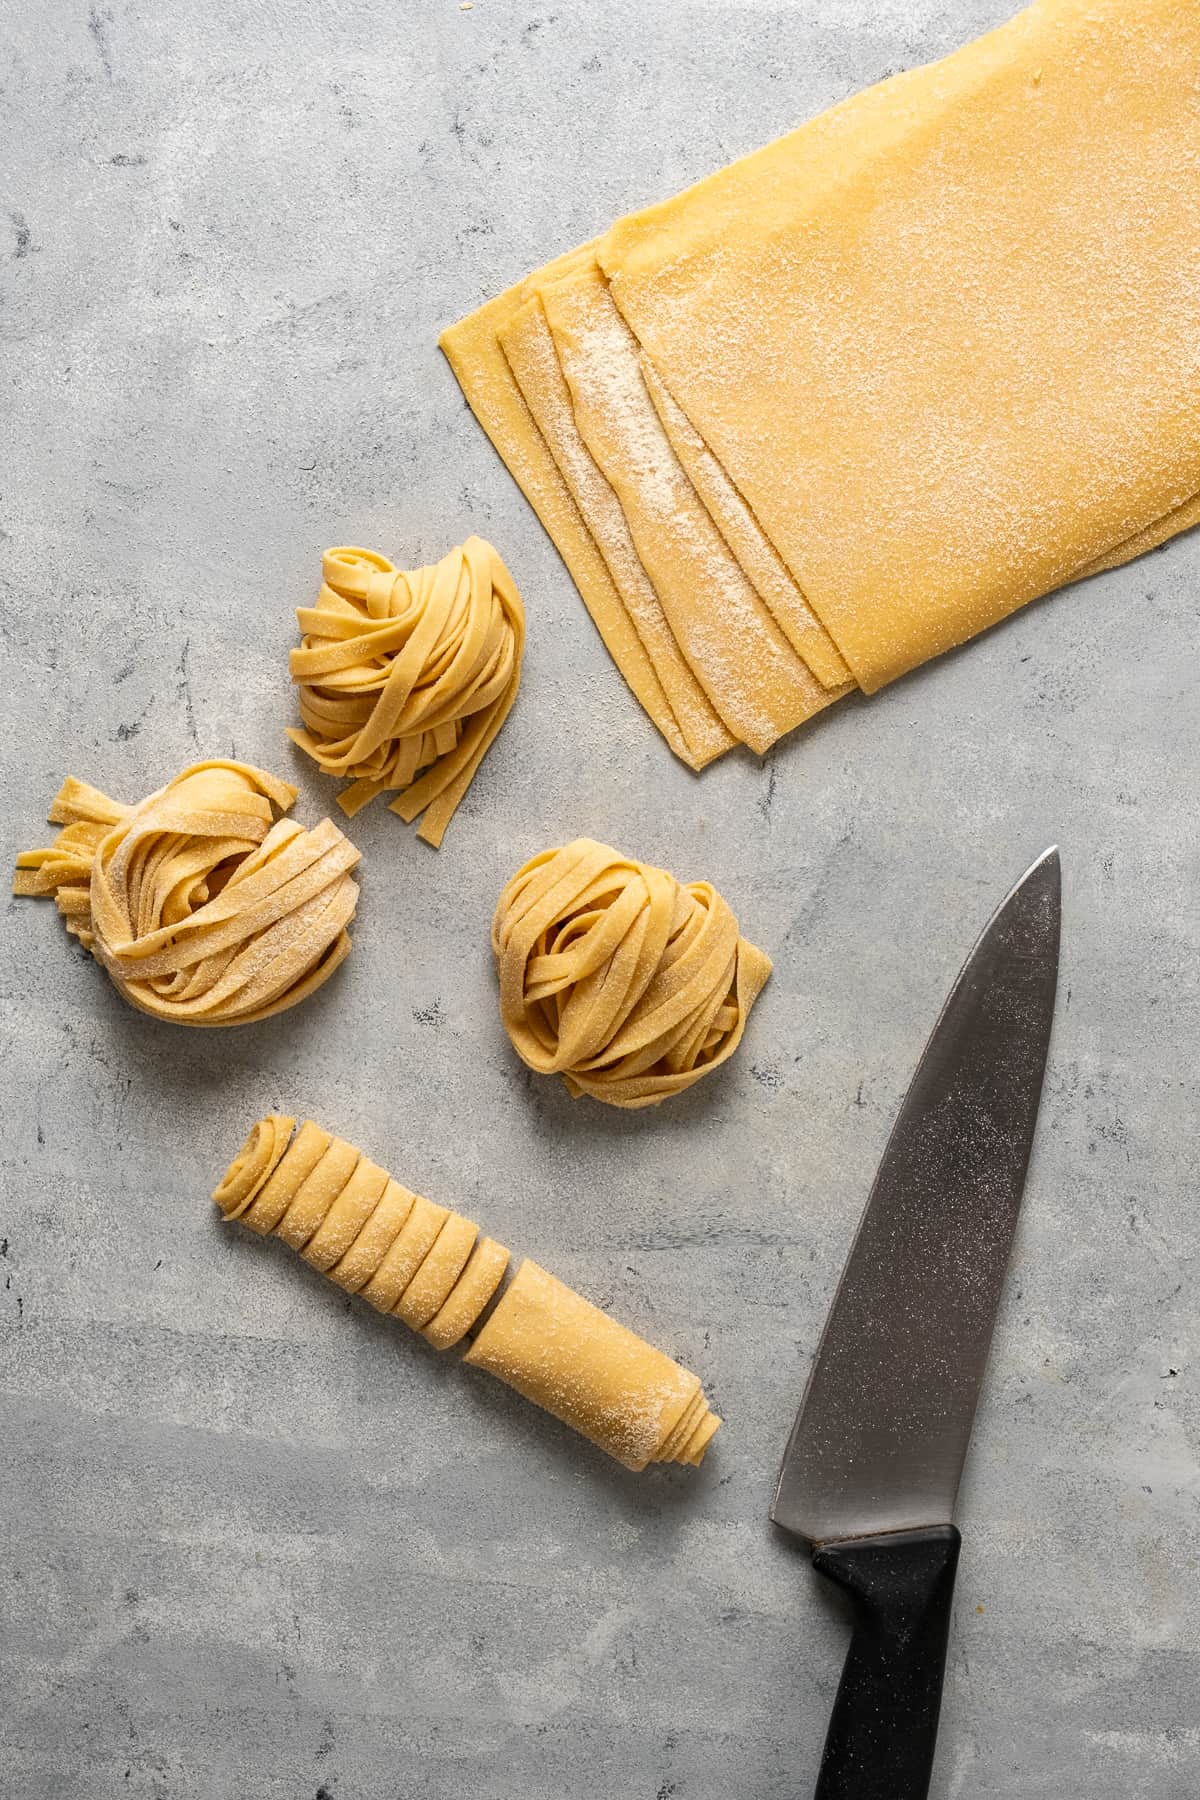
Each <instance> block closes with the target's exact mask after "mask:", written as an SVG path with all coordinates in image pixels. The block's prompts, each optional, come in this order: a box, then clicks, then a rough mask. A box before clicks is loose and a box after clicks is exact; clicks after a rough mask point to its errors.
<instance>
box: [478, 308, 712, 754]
mask: <svg viewBox="0 0 1200 1800" xmlns="http://www.w3.org/2000/svg"><path fill="white" fill-rule="evenodd" d="M499 343H500V348H501V349H502V350H503V352H504V355H505V357H506V359H507V361H508V364H509V366H510V368H511V369H512V372H513V375H514V377H515V379H516V381H517V383H518V385H519V387H520V390H521V393H522V394H523V396H524V398H525V402H526V405H527V406H528V407H529V410H530V413H531V414H532V417H533V420H534V422H535V424H536V425H537V428H538V430H539V431H540V432H541V434H542V437H543V438H544V440H545V442H546V445H547V447H548V449H549V451H550V454H551V455H552V456H553V458H554V460H555V463H556V464H557V466H558V468H559V470H560V471H561V474H562V477H563V480H564V481H565V482H566V484H567V486H568V488H569V489H570V492H571V495H572V497H573V499H574V501H575V504H576V505H577V507H578V508H579V512H580V515H581V517H582V519H583V521H584V523H585V524H586V526H587V528H588V530H589V531H590V533H591V535H592V538H593V540H594V542H595V544H596V546H597V548H598V549H599V551H600V554H601V556H602V557H603V558H604V561H605V564H606V566H607V568H608V571H609V573H610V575H611V576H612V579H613V582H614V584H615V586H616V589H617V592H618V594H619V595H620V599H621V602H622V604H623V605H624V607H625V611H626V613H627V614H628V616H629V618H630V620H631V621H632V623H633V626H634V629H635V630H636V631H637V634H638V637H639V638H640V639H641V641H642V644H643V645H644V647H645V650H646V653H647V655H648V656H649V658H650V661H651V662H652V664H653V665H654V671H655V674H656V675H657V677H658V679H659V681H660V683H661V684H662V690H663V694H664V696H665V698H666V701H667V704H668V705H669V707H670V709H671V713H672V716H673V718H674V721H675V723H676V725H677V727H678V730H679V733H680V735H681V737H682V739H683V745H682V748H681V751H680V754H683V755H684V758H685V760H686V761H688V762H689V763H691V765H692V766H693V768H703V767H704V765H705V764H706V763H709V762H711V761H712V759H713V758H714V757H715V756H719V755H720V754H721V752H722V751H723V750H728V749H729V748H730V747H731V745H732V744H733V743H734V742H735V741H736V740H735V739H734V737H733V735H732V733H731V732H730V731H728V730H727V729H726V727H725V726H724V725H723V724H722V722H721V720H720V718H719V717H718V715H717V713H716V712H715V711H714V709H713V705H712V702H711V701H710V700H709V698H708V696H707V694H706V693H705V692H704V689H703V688H702V687H701V685H700V683H699V682H698V681H697V680H696V677H695V675H694V674H693V672H692V670H691V668H690V667H689V665H688V663H687V661H686V659H685V657H684V655H683V653H682V651H681V650H680V648H679V644H678V643H677V642H676V639H675V634H674V632H673V631H672V630H671V627H670V625H669V624H668V623H667V620H666V617H665V615H664V613H663V609H662V606H661V604H660V602H659V598H658V595H657V593H656V592H655V590H654V585H653V583H652V582H651V580H650V577H649V576H648V575H647V573H646V570H645V568H644V567H643V565H642V562H641V559H640V558H639V556H638V553H637V550H636V549H635V548H634V544H633V540H632V538H631V537H630V535H629V527H628V524H627V523H626V520H625V514H624V513H623V512H622V510H621V502H620V501H619V500H618V498H617V496H616V494H615V493H614V492H613V489H612V487H611V485H610V484H609V482H608V481H607V480H606V479H605V477H604V475H603V473H602V472H601V470H600V469H599V468H598V467H597V466H596V463H595V461H594V459H593V457H592V454H591V452H590V451H589V449H588V447H587V445H586V444H585V443H584V441H583V438H582V437H581V436H580V434H579V429H578V426H577V425H576V423H575V415H574V412H573V411H572V407H571V395H570V391H569V389H568V387H567V382H566V377H565V376H564V375H563V371H562V366H561V364H560V363H559V360H558V352H557V351H556V349H555V347H554V340H553V338H552V337H551V335H550V327H549V325H548V324H547V323H546V313H545V308H544V307H543V305H542V302H541V299H540V298H539V297H538V296H537V295H534V297H533V298H532V299H530V300H528V301H527V302H526V304H525V305H524V306H523V307H522V308H521V309H520V311H519V312H517V313H516V315H515V316H514V318H513V319H512V321H511V323H510V324H508V325H507V326H506V327H505V328H504V329H503V330H502V331H501V332H500V333H499Z"/></svg>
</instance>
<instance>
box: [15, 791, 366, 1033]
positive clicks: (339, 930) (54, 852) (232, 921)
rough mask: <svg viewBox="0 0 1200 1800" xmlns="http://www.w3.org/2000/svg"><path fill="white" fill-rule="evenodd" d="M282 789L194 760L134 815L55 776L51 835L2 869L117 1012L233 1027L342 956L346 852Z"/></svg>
mask: <svg viewBox="0 0 1200 1800" xmlns="http://www.w3.org/2000/svg"><path fill="white" fill-rule="evenodd" d="M295 799H296V790H295V788H293V787H290V786H289V785H288V783H287V782H285V781H278V780H276V778H275V777H274V776H273V775H267V774H265V773H264V772H263V771H262V770H261V769H255V768H251V767H250V766H249V765H248V764H246V763H238V762H220V761H216V762H203V763H195V764H193V766H192V767H191V768H188V769H184V771H183V772H182V774H180V775H176V777H175V778H174V780H173V781H169V782H168V783H167V785H166V787H164V788H160V789H159V790H158V791H157V792H156V793H153V794H150V795H149V796H148V797H147V798H146V799H145V800H143V801H142V802H141V803H140V805H137V806H123V805H121V804H120V802H119V801H116V800H110V799H109V798H108V796H107V794H102V793H100V792H99V791H98V789H96V788H93V787H88V786H87V785H86V784H85V783H84V782H82V781H76V780H75V779H74V777H68V779H67V780H66V781H65V782H64V783H63V785H62V788H61V789H60V790H59V792H58V794H57V795H56V796H55V799H54V802H53V804H52V806H51V808H50V820H51V823H53V824H56V825H61V826H62V827H63V829H62V830H61V831H60V832H59V834H58V836H57V837H56V838H55V840H54V842H53V844H51V845H50V846H49V847H48V848H47V849H44V850H26V851H24V852H23V853H22V854H21V855H20V856H19V857H18V858H17V873H16V879H15V881H14V883H13V892H14V893H16V894H24V895H47V896H48V895H53V897H54V899H55V901H56V903H57V905H58V909H59V912H60V913H61V914H62V916H63V920H64V922H65V924H66V927H67V930H68V931H69V932H71V933H72V934H73V936H75V937H77V938H78V939H79V941H80V943H81V944H83V945H84V947H85V948H86V949H88V950H90V951H91V953H92V955H93V956H94V957H95V958H96V961H97V962H98V963H100V964H101V965H102V967H103V968H104V969H106V970H107V972H108V974H109V976H110V978H111V980H112V982H113V985H114V986H115V987H116V988H117V990H118V992H119V993H120V994H121V995H122V997H123V998H124V999H126V1000H128V1002H129V1004H130V1005H131V1006H136V1007H138V1008H139V1010H140V1011H142V1012H147V1013H152V1014H153V1015H154V1016H155V1017H156V1018H159V1019H167V1020H170V1021H171V1022H172V1023H174V1024H178V1025H246V1024H250V1023H251V1022H252V1021H253V1020H255V1019H265V1018H268V1017H269V1016H270V1015H271V1014H272V1013H277V1012H282V1011H283V1010H284V1009H285V1008H286V1007H289V1006H295V1005H296V1004H297V1003H298V1002H299V1001H301V1000H304V999H306V998H307V996H308V995H309V994H311V993H313V992H314V991H315V990H316V989H317V988H319V987H320V986H321V985H322V983H323V982H325V981H328V979H329V977H330V976H331V975H332V974H333V972H334V970H335V969H336V968H337V967H338V965H339V964H340V963H341V962H343V961H344V959H345V958H346V956H347V955H348V954H349V951H350V937H349V935H348V933H347V930H346V927H347V925H348V924H349V922H350V920H351V919H352V918H353V916H354V908H355V905H356V903H357V900H358V884H357V883H356V882H355V881H354V880H353V879H352V877H351V874H350V871H351V869H352V868H353V867H354V865H355V864H356V863H357V862H358V860H359V852H358V851H357V850H356V849H355V847H354V845H353V844H352V843H351V842H350V841H349V839H348V838H346V837H344V836H343V834H342V833H341V832H340V831H339V830H338V828H337V826H336V825H334V824H333V822H332V821H331V820H329V819H323V820H322V821H321V823H320V824H319V825H317V826H315V827H314V828H313V829H312V830H305V828H304V827H303V826H302V825H298V824H296V822H295V821H294V820H292V819H284V818H279V819H276V818H275V814H276V812H279V813H286V812H287V811H289V810H290V808H291V806H292V805H293V803H294V802H295Z"/></svg>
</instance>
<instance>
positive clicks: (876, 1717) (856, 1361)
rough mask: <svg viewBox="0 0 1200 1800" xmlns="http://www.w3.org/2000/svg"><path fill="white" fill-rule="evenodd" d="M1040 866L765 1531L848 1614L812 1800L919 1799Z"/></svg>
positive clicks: (992, 1288) (925, 1077) (877, 1233)
mask: <svg viewBox="0 0 1200 1800" xmlns="http://www.w3.org/2000/svg"><path fill="white" fill-rule="evenodd" d="M1060 914H1061V875H1060V868H1059V858H1058V852H1057V850H1055V849H1050V850H1047V851H1046V852H1045V853H1044V854H1043V855H1042V856H1041V857H1039V858H1038V860H1037V862H1035V863H1034V864H1033V866H1032V867H1031V868H1030V869H1029V870H1027V871H1026V873H1025V874H1024V875H1023V876H1022V878H1021V880H1020V881H1019V882H1018V883H1017V885H1016V886H1015V887H1014V888H1013V890H1012V891H1011V893H1010V894H1009V895H1008V896H1007V898H1006V899H1005V900H1004V901H1003V902H1002V904H1001V905H1000V906H999V907H998V908H997V910H996V912H995V913H994V914H993V916H992V918H991V920H990V921H989V922H988V924H987V926H986V927H985V928H984V931H983V934H982V936H981V937H980V938H979V940H978V942H977V943H976V945H975V948H974V949H973V950H972V952H971V954H970V956H969V957H968V959H967V961H966V963H965V964H964V966H963V969H962V971H961V973H960V975H959V977H958V979H957V981H956V982H955V983H954V986H953V988H952V989H951V992H950V996H949V998H948V1000H947V1001H946V1004H945V1006H944V1007H943V1009H942V1012H941V1014H940V1016H939V1018H938V1021H937V1024H936V1025H935V1027H934V1030H933V1034H932V1036H931V1037H930V1039H929V1042H928V1044H927V1046H926V1048H925V1051H924V1054H923V1055H922V1057H921V1061H920V1063H919V1064H918V1066H917V1071H916V1074H915V1075H914V1076H913V1079H912V1083H911V1085H910V1086H909V1089H908V1093H907V1095H906V1096H905V1099H904V1102H903V1104H902V1106H901V1108H900V1112H899V1115H898V1117H897V1119H896V1123H895V1125H894V1127H893V1129H892V1133H891V1136H890V1138H889V1140H888V1144H887V1148H886V1149H885V1151H884V1154H883V1160H882V1162H881V1163H880V1166H879V1171H878V1173H877V1175H876V1177H875V1182H874V1185H873V1186H872V1189H871V1193H870V1197H869V1199H868V1201H867V1206H866V1210H865V1212H864V1213H863V1217H862V1221H861V1223H860V1225H859V1228H858V1232H857V1235H856V1236H855V1239H854V1242H853V1245H852V1247H851V1250H850V1254H849V1258H848V1260H847V1262H846V1266H845V1269H844V1271H843V1273H842V1278H841V1281H840V1283H839V1285H838V1289H837V1292H836V1294H835V1296H834V1300H833V1304H832V1306H831V1308H830V1312H829V1316H828V1319H827V1321H826V1324H825V1329H824V1332H823V1333H822V1336H821V1340H820V1342H819V1344H818V1347H817V1353H816V1356H815V1359H814V1362H813V1366H812V1371H811V1373H810V1375H809V1379H808V1385H807V1387H806V1389H805V1393H804V1398H803V1400H802V1401H801V1405H800V1410H799V1412H798V1413H797V1415H796V1422H795V1424H794V1426H793V1428H792V1433H791V1437H790V1439H789V1441H788V1446H787V1450H786V1452H785V1454H784V1459H783V1466H782V1469H781V1471H780V1475H779V1483H778V1486H777V1489H776V1493H775V1499H774V1502H773V1504H772V1507H771V1517H772V1519H773V1520H774V1521H775V1523H776V1524H777V1525H779V1526H780V1527H782V1528H783V1529H784V1530H785V1531H788V1532H791V1533H793V1534H794V1535H796V1536H797V1537H800V1538H802V1539H804V1540H805V1541H806V1542H807V1543H808V1544H810V1545H811V1546H812V1547H813V1562H814V1566H815V1567H816V1568H818V1569H819V1570H820V1571H821V1573H823V1574H825V1575H827V1576H828V1577H829V1578H830V1579H831V1580H833V1581H835V1582H837V1583H838V1585H839V1586H841V1587H843V1588H844V1589H846V1591H847V1592H848V1593H849V1594H850V1595H851V1598H852V1600H853V1602H854V1604H855V1610H856V1619H857V1622H856V1626H855V1631H854V1635H853V1639H852V1642H851V1646H850V1652H849V1655H848V1657H847V1662H846V1668H845V1671H844V1673H843V1677H842V1684H841V1687H840V1689H839V1693H838V1699H837V1702H836V1704H835V1707H834V1714H833V1719H832V1721H831V1724H830V1731H829V1737H828V1739H827V1741H826V1746H825V1755H824V1758H823V1761H822V1766H821V1776H820V1780H819V1783H818V1787H817V1800H835V1797H836V1800H924V1797H925V1795H926V1794H927V1792H928V1784H929V1774H930V1770H931V1767H932V1762H933V1751H934V1745H935V1742H936V1735H937V1718H938V1708H939V1705H940V1698H941V1686H942V1672H943V1667H944V1661H945V1646H946V1636H947V1632H948V1628H949V1617H950V1603H951V1599H952V1596H953V1586H954V1573H955V1569H956V1566H957V1560H958V1547H959V1537H958V1533H957V1531H956V1530H955V1528H954V1525H953V1517H954V1506H955V1500H956V1497H957V1493H958V1486H959V1481H960V1478H961V1475H962V1469H963V1463H964V1461H965V1459H966V1454H967V1447H968V1444H969V1441H970V1435H971V1427H972V1424H973V1421H974V1417H975V1408H976V1404H977V1402H978V1398H979V1391H980V1388H981V1385H982V1382H983V1377H984V1370H985V1368H986V1364H987V1357H988V1351H989V1348H990V1345H991V1339H992V1330H993V1326H994V1324H995V1318H996V1312H997V1308H998V1306H999V1302H1000V1295H1001V1291H1002V1288H1003V1284H1004V1276H1005V1271H1006V1269H1007V1266H1008V1261H1009V1256H1010V1252H1011V1249H1012V1240H1013V1236H1014V1233H1015V1230H1016V1223H1017V1216H1018V1213H1019V1210H1020V1205H1021V1197H1022V1193H1023V1191H1024V1186H1025V1176H1026V1171H1027V1169H1028V1165H1029V1157H1030V1152H1031V1150H1032V1147H1033V1138H1034V1130H1035V1127H1036V1124H1037V1115H1038V1107H1039V1103H1040V1098H1041V1090H1042V1081H1043V1076H1044V1072H1045V1064H1046V1054H1047V1050H1048V1047H1049V1042H1050V1029H1051V1022H1052V1019H1053V1015H1054V1000H1055V992H1056V988H1057V980H1058V949H1059V934H1060Z"/></svg>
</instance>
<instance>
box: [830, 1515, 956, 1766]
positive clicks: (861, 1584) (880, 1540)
mask: <svg viewBox="0 0 1200 1800" xmlns="http://www.w3.org/2000/svg"><path fill="white" fill-rule="evenodd" d="M961 1542H962V1540H961V1538H960V1537H959V1535H958V1532H957V1531H956V1530H955V1528H954V1526H953V1525H934V1526H929V1527H927V1528H924V1529H922V1530H919V1531H897V1532H890V1533H888V1534H887V1535H886V1536H880V1537H870V1538H851V1539H846V1540H844V1541H841V1542H836V1543H828V1544H819V1545H818V1546H817V1548H816V1549H815V1550H814V1551H813V1559H812V1560H813V1567H814V1568H815V1569H817V1570H819V1572H820V1573H821V1574H822V1575H824V1576H826V1577H827V1578H828V1579H829V1580H830V1581H832V1582H834V1583H835V1584H836V1585H837V1586H838V1587H840V1588H841V1589H843V1591H844V1592H845V1593H847V1594H848V1595H849V1596H850V1599H851V1602H852V1604H853V1607H854V1631H853V1636H852V1638H851V1641H850V1649H849V1652H848V1653H847V1656H846V1665H845V1668H844V1669H843V1671H842V1680H841V1685H840V1686H839V1688H838V1693H837V1699H836V1701H835V1702H834V1708H833V1714H832V1717H831V1719H830V1722H829V1733H828V1736H827V1737H826V1740H825V1752H824V1755H823V1757H822V1759H821V1773H820V1777H819V1779H818V1782H817V1789H816V1800H926V1795H927V1793H928V1790H929V1778H930V1772H931V1770H932V1767H933V1754H934V1749H935V1747H936V1744H937V1729H938V1713H939V1710H940V1707H941V1699H942V1678H943V1674H944V1672H945V1666H946V1641H947V1638H948V1636H949V1631H950V1608H951V1605H952V1602H953V1599H954V1577H955V1573H956V1571H957V1569H958V1552H959V1546H960V1544H961Z"/></svg>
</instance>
